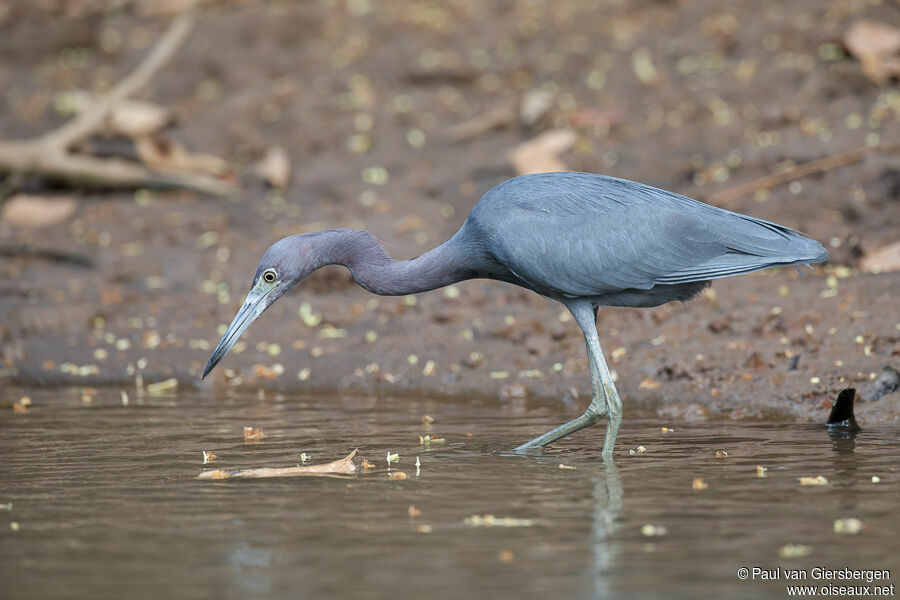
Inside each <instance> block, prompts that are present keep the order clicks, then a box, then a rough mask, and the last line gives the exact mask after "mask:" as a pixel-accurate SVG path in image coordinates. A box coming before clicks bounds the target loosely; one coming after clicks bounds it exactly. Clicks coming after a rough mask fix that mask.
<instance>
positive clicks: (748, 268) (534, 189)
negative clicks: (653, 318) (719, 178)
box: [447, 173, 828, 307]
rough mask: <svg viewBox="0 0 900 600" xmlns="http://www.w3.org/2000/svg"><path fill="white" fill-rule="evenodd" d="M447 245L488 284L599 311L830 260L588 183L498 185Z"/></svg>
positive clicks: (677, 198) (785, 238)
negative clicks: (470, 259)
mask: <svg viewBox="0 0 900 600" xmlns="http://www.w3.org/2000/svg"><path fill="white" fill-rule="evenodd" d="M447 243H449V244H454V245H459V246H464V247H466V248H468V251H469V252H470V253H471V251H472V250H474V249H476V248H477V249H478V250H479V251H480V252H479V254H481V256H480V260H482V261H484V262H483V263H480V264H473V265H471V266H472V267H474V268H475V270H476V271H478V270H482V271H483V272H484V274H485V275H487V276H488V277H492V278H496V279H501V280H504V281H509V282H510V283H515V284H517V285H520V286H522V287H526V288H529V289H532V290H534V291H536V292H538V293H540V294H543V295H545V296H548V297H551V298H554V299H558V300H562V299H564V298H575V297H581V298H589V299H590V300H591V302H592V303H593V304H595V305H601V306H635V307H650V306H658V305H660V304H663V303H665V302H669V301H671V300H685V299H688V298H690V297H692V296H694V295H695V294H696V293H697V292H698V291H699V290H700V289H702V288H703V287H704V286H705V285H706V282H708V281H709V280H711V279H718V278H721V277H730V276H732V275H740V274H743V273H750V272H752V271H759V270H760V269H767V268H769V267H776V266H784V265H798V264H809V263H817V262H822V261H825V260H827V259H828V252H827V251H826V250H825V248H823V247H822V245H821V244H820V243H819V242H817V241H815V240H813V239H810V238H807V237H804V236H803V235H801V234H800V233H798V232H797V231H795V230H793V229H790V228H788V227H784V226H782V225H777V224H775V223H770V222H768V221H763V220H762V219H756V218H754V217H749V216H747V215H742V214H739V213H734V212H730V211H727V210H723V209H721V208H716V207H714V206H710V205H708V204H704V203H702V202H698V201H696V200H692V199H691V198H687V197H685V196H681V195H679V194H675V193H672V192H667V191H665V190H660V189H657V188H654V187H650V186H648V185H643V184H640V183H635V182H633V181H628V180H624V179H616V178H613V177H606V176H603V175H593V174H588V173H543V174H537V175H525V176H522V177H516V178H514V179H510V180H509V181H506V182H504V183H501V184H500V185H498V186H496V187H494V188H493V189H491V190H490V191H489V192H488V193H487V194H485V195H484V197H483V198H482V199H481V200H480V201H479V202H478V204H476V205H475V207H474V208H473V209H472V212H471V214H470V215H469V218H468V219H467V220H466V222H465V224H463V226H462V227H461V228H460V230H459V232H458V233H457V234H456V235H455V236H454V237H453V238H452V239H451V240H450V241H448V242H447ZM470 256H471V254H470Z"/></svg>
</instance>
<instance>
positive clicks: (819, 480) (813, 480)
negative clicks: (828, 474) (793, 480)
mask: <svg viewBox="0 0 900 600" xmlns="http://www.w3.org/2000/svg"><path fill="white" fill-rule="evenodd" d="M797 480H798V481H799V482H800V485H826V484H827V483H828V480H827V479H825V478H824V477H822V476H821V475H816V476H815V477H798V478H797Z"/></svg>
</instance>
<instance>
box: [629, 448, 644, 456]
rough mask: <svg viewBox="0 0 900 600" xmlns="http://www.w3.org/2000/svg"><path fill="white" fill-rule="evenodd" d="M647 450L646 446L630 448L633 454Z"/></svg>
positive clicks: (630, 452)
mask: <svg viewBox="0 0 900 600" xmlns="http://www.w3.org/2000/svg"><path fill="white" fill-rule="evenodd" d="M646 451H647V448H646V447H644V446H638V447H637V448H632V449H631V450H629V451H628V454H630V455H631V456H634V455H635V454H643V453H644V452H646Z"/></svg>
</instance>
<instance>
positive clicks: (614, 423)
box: [603, 403, 622, 461]
mask: <svg viewBox="0 0 900 600" xmlns="http://www.w3.org/2000/svg"><path fill="white" fill-rule="evenodd" d="M619 406H620V409H619V411H618V412H610V413H609V419H607V421H606V436H605V437H604V439H603V460H604V461H606V460H612V458H613V451H614V450H615V447H616V438H617V437H618V435H619V426H620V425H621V424H622V410H621V403H620V404H619Z"/></svg>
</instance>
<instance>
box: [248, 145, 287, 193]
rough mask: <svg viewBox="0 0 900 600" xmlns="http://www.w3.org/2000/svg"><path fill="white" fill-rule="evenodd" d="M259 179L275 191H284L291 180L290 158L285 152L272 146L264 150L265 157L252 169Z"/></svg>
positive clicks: (278, 147)
mask: <svg viewBox="0 0 900 600" xmlns="http://www.w3.org/2000/svg"><path fill="white" fill-rule="evenodd" d="M254 170H255V171H256V174H257V175H258V176H259V178H260V179H262V180H263V181H265V182H266V183H268V184H269V186H271V187H273V188H275V189H276V190H285V189H287V187H288V183H290V179H291V158H290V157H289V156H288V153H287V151H286V150H285V149H284V148H282V147H280V146H272V147H270V148H268V149H267V150H266V153H265V155H264V156H263V157H262V159H260V161H259V162H258V163H256V168H255V169H254Z"/></svg>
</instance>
